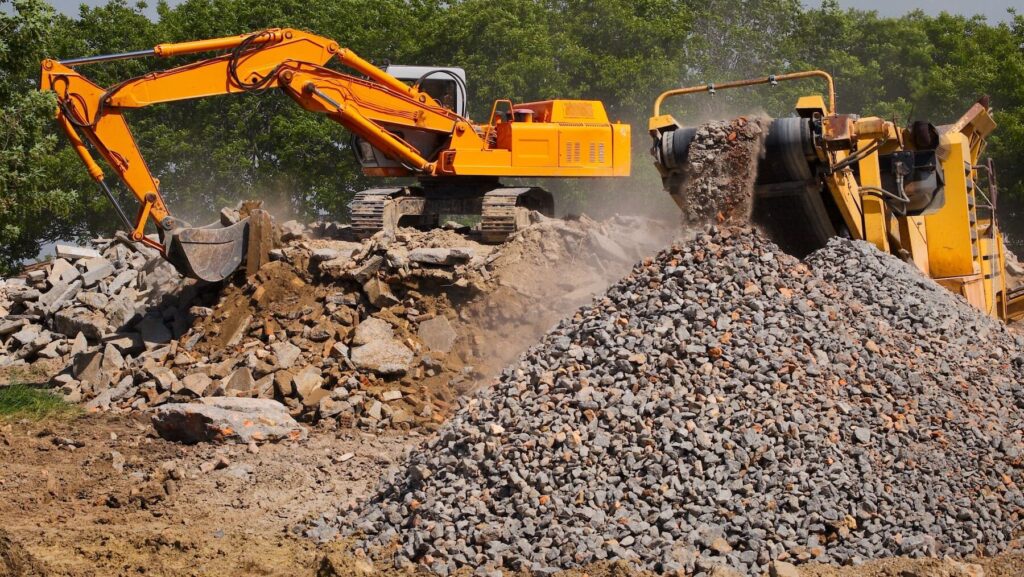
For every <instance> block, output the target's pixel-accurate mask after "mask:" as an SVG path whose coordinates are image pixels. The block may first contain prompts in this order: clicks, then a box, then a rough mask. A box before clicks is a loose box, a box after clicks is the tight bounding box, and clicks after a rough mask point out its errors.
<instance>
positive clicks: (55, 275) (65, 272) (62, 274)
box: [46, 258, 79, 286]
mask: <svg viewBox="0 0 1024 577" xmlns="http://www.w3.org/2000/svg"><path fill="white" fill-rule="evenodd" d="M78 274H79V273H78V269H77V268H75V265H73V264H71V263H69V262H68V261H66V260H64V259H62V258H58V259H56V260H55V261H53V265H51V266H50V274H49V275H47V277H46V280H47V282H49V283H50V285H51V286H57V285H58V284H65V285H66V284H68V283H70V282H71V281H73V280H75V279H76V278H78Z"/></svg>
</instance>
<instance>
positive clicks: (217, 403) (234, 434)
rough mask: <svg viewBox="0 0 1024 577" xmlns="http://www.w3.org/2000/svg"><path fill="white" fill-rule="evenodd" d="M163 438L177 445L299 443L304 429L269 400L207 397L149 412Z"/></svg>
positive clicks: (304, 431)
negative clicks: (178, 443)
mask: <svg viewBox="0 0 1024 577" xmlns="http://www.w3.org/2000/svg"><path fill="white" fill-rule="evenodd" d="M152 421H153V427H154V428H155V429H156V432H157V434H159V435H160V436H161V437H163V438H164V439H167V440H170V441H175V442H181V443H190V444H191V443H204V442H225V441H230V442H238V443H263V442H277V441H282V440H293V441H295V440H302V439H305V438H306V430H305V429H304V428H303V427H302V426H300V425H299V424H298V423H297V422H295V419H293V418H292V417H291V415H289V414H288V410H287V408H286V407H285V406H284V405H282V404H281V403H279V402H277V401H274V400H270V399H245V398H233V397H210V398H205V399H201V401H200V402H197V403H170V404H166V405H162V406H160V407H157V408H156V409H155V410H154V411H153V413H152Z"/></svg>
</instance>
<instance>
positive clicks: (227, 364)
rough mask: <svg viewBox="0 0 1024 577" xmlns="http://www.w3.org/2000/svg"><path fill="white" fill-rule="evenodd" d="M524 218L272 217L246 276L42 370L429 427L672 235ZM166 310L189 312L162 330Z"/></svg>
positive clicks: (112, 400) (71, 393) (95, 397)
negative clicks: (276, 224)
mask: <svg viewBox="0 0 1024 577" xmlns="http://www.w3.org/2000/svg"><path fill="white" fill-rule="evenodd" d="M535 220H536V222H535V224H533V225H532V226H530V227H528V228H526V229H524V230H523V231H520V232H519V233H517V234H516V235H514V236H513V237H512V238H511V239H510V240H509V241H507V242H506V243H504V244H502V245H498V246H490V245H483V244H479V243H477V242H474V241H473V240H471V239H468V238H466V237H464V236H462V235H460V234H458V233H457V232H455V231H453V230H445V229H436V230H431V231H427V232H420V231H417V230H412V229H403V230H400V231H399V232H398V233H397V234H396V235H395V236H394V238H389V237H387V236H385V235H383V234H381V235H377V236H375V237H374V238H372V239H369V240H366V241H363V242H352V241H350V240H344V239H343V238H342V239H339V238H337V237H338V236H341V237H344V235H343V234H337V231H338V230H341V231H343V230H344V229H343V228H339V227H335V230H336V233H335V234H333V235H329V234H325V235H320V236H318V237H316V238H314V237H313V235H312V234H311V233H310V231H309V230H308V229H306V228H304V227H302V226H301V225H299V224H298V223H285V224H286V225H287V226H285V225H282V226H281V227H280V228H281V229H282V230H284V231H285V235H284V236H285V237H286V238H288V239H289V240H288V241H287V242H285V243H284V245H283V246H282V247H281V248H279V249H275V250H274V251H273V252H272V255H271V256H272V258H273V259H274V260H273V261H272V262H270V263H268V264H267V265H265V266H264V267H262V268H261V269H260V270H259V271H258V272H257V273H256V274H255V275H252V276H250V277H244V276H242V275H238V276H237V277H236V278H235V280H234V281H233V282H231V283H227V284H226V285H224V286H223V288H222V289H221V290H219V291H217V290H214V289H216V288H218V287H215V286H214V287H207V288H206V289H205V291H200V292H197V291H195V289H190V290H192V292H193V293H195V294H192V295H191V296H190V298H189V300H188V301H187V302H189V303H191V306H190V307H189V308H188V309H186V310H181V309H179V308H174V309H173V310H168V311H161V310H159V309H157V310H155V311H152V313H151V314H150V315H149V316H147V317H146V319H147V320H144V321H143V323H142V324H141V325H140V330H141V331H142V335H141V338H130V337H124V338H120V337H118V336H117V335H112V336H110V337H104V340H103V341H102V342H101V343H100V345H101V346H98V347H85V348H82V349H81V350H80V351H78V352H76V353H75V355H73V357H72V358H73V359H74V362H73V363H72V364H71V366H70V367H68V369H67V370H66V371H64V372H63V373H62V374H61V375H58V376H57V377H55V378H54V383H55V384H57V385H59V386H60V387H61V388H62V390H63V391H65V393H66V394H67V397H68V398H69V399H71V400H75V401H78V400H81V401H84V402H85V403H86V406H87V407H88V408H90V409H93V410H109V409H118V410H138V409H145V408H148V407H154V406H159V405H162V404H164V403H168V402H188V401H190V400H194V399H195V398H197V397H207V396H221V395H224V396H242V397H259V398H267V399H276V400H278V401H281V402H283V403H285V404H286V405H287V407H288V408H289V411H290V412H291V413H292V415H293V416H295V417H300V418H302V419H304V420H307V421H319V420H322V419H331V420H335V421H337V422H339V423H341V424H342V425H344V426H357V427H361V428H366V429H373V428H378V427H394V428H400V429H408V428H410V427H428V428H434V427H437V426H439V424H440V423H441V422H442V421H443V420H444V417H445V416H446V415H448V414H449V413H450V412H451V411H452V410H453V409H454V407H455V401H456V399H457V398H458V397H459V396H460V395H463V394H465V393H466V392H468V391H471V390H474V389H475V388H476V387H477V386H478V385H479V384H480V383H481V382H484V381H485V380H486V379H487V378H488V377H490V376H493V375H494V374H496V372H497V371H498V370H499V369H500V368H501V367H502V366H504V364H505V363H507V362H508V361H509V360H510V359H512V358H513V357H514V356H515V355H516V354H518V352H520V351H521V350H522V349H524V348H526V347H527V346H529V345H530V344H532V343H533V342H534V340H535V339H536V337H538V336H539V335H541V334H543V333H544V332H545V331H547V330H548V329H549V328H550V327H551V326H553V325H554V324H555V323H556V322H557V321H558V320H559V319H560V318H561V317H562V316H563V315H564V314H566V313H567V312H569V311H571V310H573V309H575V308H576V307H577V306H579V305H581V304H583V303H584V302H586V301H587V300H589V298H590V297H591V296H592V295H593V294H596V293H598V292H600V291H601V290H602V289H603V288H604V287H606V286H607V285H608V283H610V282H612V281H614V280H615V279H616V278H618V277H619V276H620V275H621V274H623V273H624V272H625V271H626V270H628V268H629V266H631V263H633V262H634V261H635V260H636V259H638V258H640V257H641V256H642V255H643V254H647V253H648V252H653V251H654V250H656V248H657V247H659V246H661V245H662V244H663V243H664V242H666V241H667V239H668V238H669V237H670V236H671V232H670V230H669V228H668V227H667V226H665V225H662V224H659V223H656V222H652V221H650V220H644V219H631V218H623V217H618V218H614V219H611V220H608V221H605V222H596V221H593V220H590V219H588V218H586V217H581V218H578V219H574V220H568V221H566V220H555V219H547V218H544V217H541V216H539V215H536V216H535ZM321 228H323V227H321ZM178 302H179V303H180V302H185V301H180V300H179V301H178ZM165 319H179V320H180V319H185V320H186V321H187V322H185V323H182V322H179V321H178V320H176V321H175V322H176V327H177V328H176V329H175V330H174V332H173V334H172V332H171V331H170V329H169V328H168V327H167V326H166V325H165V324H164V323H163V321H164V320H165ZM153 333H161V335H162V336H161V337H160V338H152V337H151V335H152V334H153ZM136 337H139V335H136ZM122 341H123V342H122Z"/></svg>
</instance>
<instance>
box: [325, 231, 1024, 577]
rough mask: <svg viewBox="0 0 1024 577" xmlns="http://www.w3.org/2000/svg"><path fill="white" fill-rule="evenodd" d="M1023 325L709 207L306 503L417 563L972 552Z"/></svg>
mask: <svg viewBox="0 0 1024 577" xmlns="http://www.w3.org/2000/svg"><path fill="white" fill-rule="evenodd" d="M869 341H871V342H873V343H874V347H872V348H869V347H868V346H867V345H866V343H867V342H869ZM1022 345H1024V339H1015V338H1014V337H1013V336H1012V335H1011V334H1010V333H1008V332H1007V330H1006V329H1005V327H1004V326H1003V325H1001V324H1000V323H999V322H998V321H996V320H994V319H991V318H989V317H986V316H985V315H984V314H982V313H981V312H979V311H977V310H975V309H973V308H971V307H970V306H968V305H967V304H966V302H964V301H963V300H962V299H960V298H959V297H957V296H955V295H953V294H952V293H950V292H948V291H946V290H945V289H943V288H941V287H940V286H938V285H937V284H935V283H934V282H932V281H931V280H929V279H927V278H925V277H923V276H921V275H920V274H919V273H918V272H917V270H916V269H914V268H913V267H912V266H910V265H908V264H906V263H903V262H902V261H900V260H898V259H896V258H894V257H892V256H889V255H885V254H882V253H880V252H879V251H877V250H876V249H875V248H874V247H872V246H871V245H868V244H866V243H862V242H851V241H848V240H842V239H835V240H834V241H833V242H831V243H830V244H829V245H828V247H827V248H825V249H823V250H822V251H819V252H818V253H816V254H813V255H812V256H811V257H810V258H809V259H808V261H807V263H806V264H805V263H801V262H799V261H798V260H796V259H794V258H792V257H789V256H787V255H784V254H782V253H781V251H779V250H778V249H777V248H776V247H774V246H773V245H772V244H771V243H770V242H769V241H768V240H767V239H765V238H763V236H761V235H760V234H759V233H755V232H752V231H750V230H747V229H738V228H731V229H714V228H712V229H711V230H709V231H707V232H705V233H701V234H699V235H698V236H697V237H696V239H695V240H693V241H692V242H687V243H681V244H676V245H674V246H672V247H671V248H670V249H668V250H665V251H664V252H662V253H661V254H660V255H659V256H658V257H657V258H654V259H646V260H644V261H642V262H641V263H640V264H637V265H636V266H635V268H634V269H633V271H632V273H631V274H629V275H628V276H626V277H625V278H623V279H622V280H621V281H620V282H619V283H618V284H615V285H614V286H612V287H611V288H610V289H609V290H608V291H607V292H606V293H605V294H604V296H603V297H598V298H596V299H595V300H594V302H593V304H591V305H590V306H585V307H583V308H581V309H579V310H578V311H577V312H576V313H575V314H574V315H572V316H571V317H570V318H567V319H566V320H564V321H563V322H562V323H561V324H559V325H558V326H557V327H556V328H555V329H554V330H552V331H551V332H550V333H549V334H548V335H547V336H546V337H544V338H543V340H542V341H541V342H540V343H539V344H538V345H536V346H534V347H533V348H531V349H529V350H528V351H527V352H526V353H524V354H523V355H522V357H521V358H520V359H519V361H518V362H515V363H513V364H512V365H511V366H509V367H508V368H506V369H505V371H504V372H503V373H502V375H501V377H500V379H498V381H497V382H496V383H495V384H494V385H493V386H491V387H489V388H487V389H485V390H483V391H482V392H481V393H480V394H479V395H477V396H475V397H472V398H468V399H465V400H464V401H463V404H462V408H461V409H460V410H459V411H458V412H457V413H456V414H455V415H454V416H453V417H452V418H451V419H450V420H449V422H448V423H447V424H445V425H444V426H443V427H442V429H441V430H440V431H439V432H438V434H437V435H436V436H435V437H434V438H432V439H430V440H428V441H426V442H425V444H424V445H423V446H422V447H420V449H419V450H417V451H414V452H413V453H412V454H411V455H410V456H409V458H408V461H407V462H406V463H405V464H404V465H402V466H400V467H398V468H397V469H396V470H394V471H392V472H391V473H390V474H389V475H388V476H386V477H385V479H384V480H383V481H382V485H381V486H380V488H379V490H378V492H377V494H376V496H375V497H373V498H372V499H371V500H370V501H369V502H368V503H365V504H362V505H355V506H350V505H343V506H342V508H341V510H340V511H339V512H337V513H329V514H326V515H325V516H324V517H323V518H321V519H319V520H318V521H317V523H320V524H325V523H326V524H328V525H331V526H335V527H338V528H339V529H340V530H341V531H342V533H343V534H348V535H355V536H356V538H357V545H356V546H357V547H358V548H360V549H362V550H363V551H364V552H366V553H368V554H369V555H370V556H371V557H376V558H377V559H378V560H379V561H380V562H383V563H387V564H389V565H390V564H394V566H395V567H405V566H408V565H410V564H419V565H420V566H421V567H422V568H424V569H427V570H429V571H431V572H433V573H435V574H438V575H451V574H453V573H455V572H456V571H457V570H459V569H460V568H462V567H470V568H471V570H476V572H477V573H478V574H487V575H490V574H492V572H500V571H512V572H514V571H521V570H522V571H532V572H533V573H534V574H550V573H552V572H554V571H556V570H559V569H566V568H573V567H580V566H584V565H586V564H588V563H591V562H596V561H602V560H617V559H622V560H629V561H631V562H633V563H636V564H638V565H640V566H642V567H644V568H646V569H650V570H654V571H657V572H663V573H669V574H673V575H675V574H679V575H691V574H695V575H712V574H722V573H721V571H723V570H725V569H729V570H732V571H735V572H738V573H739V574H741V575H761V574H764V573H766V572H768V571H769V569H770V568H772V567H774V569H772V570H773V571H774V572H775V573H776V574H788V573H787V571H788V567H789V564H800V563H804V562H809V561H817V562H821V563H832V564H850V563H859V562H861V561H863V560H866V559H871V558H879V557H890V556H897V555H907V556H911V557H920V556H934V555H946V554H949V555H954V556H967V555H972V554H983V555H991V554H995V553H997V552H999V551H1001V550H1003V549H1004V548H1006V547H1007V546H1008V545H1009V544H1010V543H1011V542H1013V540H1014V539H1015V538H1017V537H1019V533H1018V531H1019V527H1020V523H1021V520H1022V519H1024V493H1022V492H1021V486H1022V484H1024V473H1022V469H1021V458H1022V455H1024V452H1022V450H1024V438H1022V435H1024V421H1022V419H1021V416H1022V413H1021V399H1024V355H1022V353H1021V348H1022ZM357 554H358V551H357ZM716 567H724V568H725V569H716ZM716 571H718V572H717V573H716ZM493 574H497V573H493Z"/></svg>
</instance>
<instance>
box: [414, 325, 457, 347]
mask: <svg viewBox="0 0 1024 577" xmlns="http://www.w3.org/2000/svg"><path fill="white" fill-rule="evenodd" d="M419 337H420V340H421V341H423V345H424V346H426V347H427V349H429V350H431V351H438V352H441V353H445V354H447V353H449V352H451V350H452V347H453V346H455V340H456V339H457V338H458V337H459V335H458V334H456V332H455V330H454V329H453V328H452V325H451V323H450V322H448V319H447V318H445V317H443V316H437V317H434V318H432V319H429V320H426V321H423V322H421V323H420V327H419Z"/></svg>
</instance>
